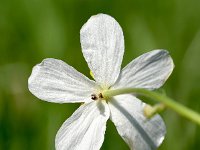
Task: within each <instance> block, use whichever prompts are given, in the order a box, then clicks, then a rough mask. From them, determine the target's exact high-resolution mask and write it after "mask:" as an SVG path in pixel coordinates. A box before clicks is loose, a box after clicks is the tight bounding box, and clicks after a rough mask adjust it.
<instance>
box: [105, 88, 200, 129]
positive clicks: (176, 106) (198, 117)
mask: <svg viewBox="0 0 200 150" xmlns="http://www.w3.org/2000/svg"><path fill="white" fill-rule="evenodd" d="M128 93H135V94H139V95H143V96H145V97H148V98H150V99H153V100H156V101H159V102H161V103H163V104H164V105H165V106H166V107H169V108H171V109H172V110H174V111H175V112H177V113H178V114H180V115H182V116H183V117H186V118H187V119H189V120H191V121H193V122H195V123H197V124H198V125H200V114H198V113H197V112H195V111H193V110H191V109H189V108H187V107H185V106H183V105H182V104H180V103H178V102H176V101H174V100H172V99H171V98H169V97H167V96H165V95H162V94H159V93H156V92H153V91H149V90H146V89H138V88H124V89H116V90H107V91H104V92H102V95H103V97H112V96H116V95H120V94H128Z"/></svg>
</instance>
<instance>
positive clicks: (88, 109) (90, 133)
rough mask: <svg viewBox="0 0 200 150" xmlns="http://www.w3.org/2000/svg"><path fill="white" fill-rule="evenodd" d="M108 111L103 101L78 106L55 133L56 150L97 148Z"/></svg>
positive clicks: (103, 132)
mask: <svg viewBox="0 0 200 150" xmlns="http://www.w3.org/2000/svg"><path fill="white" fill-rule="evenodd" d="M109 115H110V111H109V108H108V105H107V104H106V102H105V101H94V102H91V103H87V104H84V105H82V106H80V108H79V109H78V110H76V111H75V112H74V114H73V115H72V116H71V117H70V118H69V119H67V120H66V121H65V122H64V123H63V125H62V127H61V128H60V129H59V131H58V133H57V135H56V140H55V142H56V149H57V150H98V149H100V147H101V145H102V143H103V140H104V134H105V130H106V121H107V120H108V118H109Z"/></svg>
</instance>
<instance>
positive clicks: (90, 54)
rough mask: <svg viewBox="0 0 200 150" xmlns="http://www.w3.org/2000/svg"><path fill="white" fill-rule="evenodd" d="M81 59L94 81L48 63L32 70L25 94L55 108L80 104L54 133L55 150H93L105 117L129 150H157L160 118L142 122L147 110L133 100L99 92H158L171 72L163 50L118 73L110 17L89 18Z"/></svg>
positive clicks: (116, 37)
mask: <svg viewBox="0 0 200 150" xmlns="http://www.w3.org/2000/svg"><path fill="white" fill-rule="evenodd" d="M80 35H81V46H82V52H83V55H84V57H85V59H86V61H87V63H88V66H89V68H90V70H91V71H92V73H93V75H94V79H95V81H93V80H90V79H89V78H87V77H86V76H84V75H83V74H81V73H80V72H78V71H77V70H75V69H74V68H73V67H71V66H69V65H68V64H66V63H65V62H63V61H61V60H57V59H53V58H47V59H44V60H43V61H42V63H40V64H38V65H36V66H35V67H34V68H33V71H32V74H31V76H30V77H29V80H28V86H29V90H30V91H31V92H32V93H33V94H34V95H35V96H36V97H38V98H39V99H42V100H45V101H48V102H55V103H68V102H69V103H70V102H71V103H75V102H84V104H83V105H81V106H80V107H79V108H78V109H77V110H76V111H75V112H74V113H73V115H72V116H71V117H70V118H69V119H67V120H66V121H65V122H64V123H63V125H62V126H61V128H60V129H59V131H58V133H57V135H56V139H55V145H56V149H57V150H98V149H100V147H101V145H102V143H103V140H104V134H105V130H106V122H107V120H108V119H109V118H110V119H111V121H112V122H113V123H114V124H115V126H116V128H117V131H118V133H119V134H120V135H121V137H122V138H123V139H124V141H125V142H126V143H127V144H128V145H129V147H130V149H134V150H151V149H156V148H157V147H158V146H159V145H160V144H161V143H162V141H163V139H164V136H165V133H166V128H165V124H164V122H163V120H162V118H161V117H160V116H159V115H155V116H153V117H152V118H151V119H147V118H146V117H145V116H144V114H143V108H144V106H145V105H146V104H145V103H143V102H141V101H140V100H139V99H137V98H136V97H135V96H134V95H131V94H123V95H118V96H114V97H111V98H104V97H103V95H102V91H104V90H110V89H118V88H129V87H132V88H145V89H149V90H153V89H157V88H159V87H161V86H162V85H163V84H164V82H165V81H166V79H167V78H168V77H169V75H170V74H171V72H172V70H173V66H174V65H173V61H172V59H171V57H170V55H169V54H168V52H167V51H166V50H153V51H151V52H148V53H145V54H143V55H141V56H140V57H138V58H136V59H134V60H133V61H131V62H130V63H129V64H128V65H127V66H126V67H124V68H123V69H122V70H120V69H121V63H122V58H123V54H124V36H123V32H122V29H121V27H120V25H119V24H118V22H117V21H116V20H115V19H114V18H112V17H111V16H108V15H105V14H98V15H96V16H92V17H91V18H90V19H89V20H88V21H87V23H86V24H85V25H84V26H83V27H82V29H81V31H80Z"/></svg>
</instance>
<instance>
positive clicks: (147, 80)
mask: <svg viewBox="0 0 200 150" xmlns="http://www.w3.org/2000/svg"><path fill="white" fill-rule="evenodd" d="M173 68H174V64H173V60H172V58H171V57H170V55H169V53H168V51H166V50H153V51H150V52H148V53H145V54H143V55H141V56H139V57H138V58H136V59H134V60H133V61H132V62H130V63H129V64H128V65H127V66H126V67H125V68H124V69H123V70H122V72H121V74H120V76H119V79H118V80H117V82H116V84H115V85H114V88H120V87H123V88H128V87H134V88H147V89H157V88H159V87H160V86H162V85H163V84H164V82H165V81H166V80H167V78H168V77H169V76H170V74H171V73H172V70H173Z"/></svg>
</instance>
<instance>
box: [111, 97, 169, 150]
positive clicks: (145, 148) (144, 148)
mask: <svg viewBox="0 0 200 150" xmlns="http://www.w3.org/2000/svg"><path fill="white" fill-rule="evenodd" d="M144 106H145V103H142V102H141V101H140V100H139V99H137V98H136V97H134V96H132V95H119V96H115V97H114V98H113V99H112V100H110V101H109V107H110V111H111V116H110V118H111V120H112V121H113V122H114V124H115V126H116V128H117V131H118V133H119V134H120V135H121V136H122V138H123V139H124V141H125V142H126V143H127V144H128V145H129V147H130V149H132V150H154V149H156V148H157V147H158V146H159V145H160V144H161V143H162V141H163V139H164V135H165V133H166V128H165V124H164V122H163V120H162V118H161V117H160V116H159V115H155V116H154V117H152V118H151V119H147V118H146V117H145V116H144V114H143V107H144Z"/></svg>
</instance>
